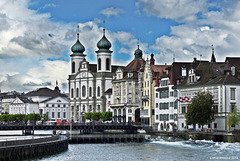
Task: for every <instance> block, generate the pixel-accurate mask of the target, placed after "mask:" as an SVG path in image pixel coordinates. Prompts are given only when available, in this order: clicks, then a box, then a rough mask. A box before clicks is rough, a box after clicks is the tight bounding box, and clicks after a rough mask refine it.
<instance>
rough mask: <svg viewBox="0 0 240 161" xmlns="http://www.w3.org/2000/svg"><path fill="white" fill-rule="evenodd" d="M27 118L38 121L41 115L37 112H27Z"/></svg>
mask: <svg viewBox="0 0 240 161" xmlns="http://www.w3.org/2000/svg"><path fill="white" fill-rule="evenodd" d="M28 120H30V121H39V120H41V115H40V114H39V113H30V114H28Z"/></svg>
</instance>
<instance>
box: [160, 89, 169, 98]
mask: <svg viewBox="0 0 240 161" xmlns="http://www.w3.org/2000/svg"><path fill="white" fill-rule="evenodd" d="M168 93H169V92H168V91H167V90H165V91H160V98H168V95H169V94H168Z"/></svg>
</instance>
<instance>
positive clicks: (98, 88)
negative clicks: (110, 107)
mask: <svg viewBox="0 0 240 161" xmlns="http://www.w3.org/2000/svg"><path fill="white" fill-rule="evenodd" d="M97 96H98V97H100V87H97Z"/></svg>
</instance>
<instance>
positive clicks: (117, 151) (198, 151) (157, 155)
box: [38, 138, 240, 161]
mask: <svg viewBox="0 0 240 161" xmlns="http://www.w3.org/2000/svg"><path fill="white" fill-rule="evenodd" d="M38 160H41V161H178V160H179V161H208V160H212V161H214V160H218V161H219V160H231V161H232V160H240V143H222V142H213V141H204V140H201V141H200V140H196V141H193V140H187V141H183V140H175V139H172V138H156V139H152V140H151V141H149V142H145V143H116V144H69V148H68V151H66V152H63V153H61V154H57V155H53V156H49V157H47V158H42V159H38Z"/></svg>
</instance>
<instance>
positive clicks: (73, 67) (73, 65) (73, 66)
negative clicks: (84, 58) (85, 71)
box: [72, 62, 75, 73]
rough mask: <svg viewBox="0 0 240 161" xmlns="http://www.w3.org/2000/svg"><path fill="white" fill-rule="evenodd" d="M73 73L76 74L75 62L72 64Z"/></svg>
mask: <svg viewBox="0 0 240 161" xmlns="http://www.w3.org/2000/svg"><path fill="white" fill-rule="evenodd" d="M72 73H75V62H72Z"/></svg>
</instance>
